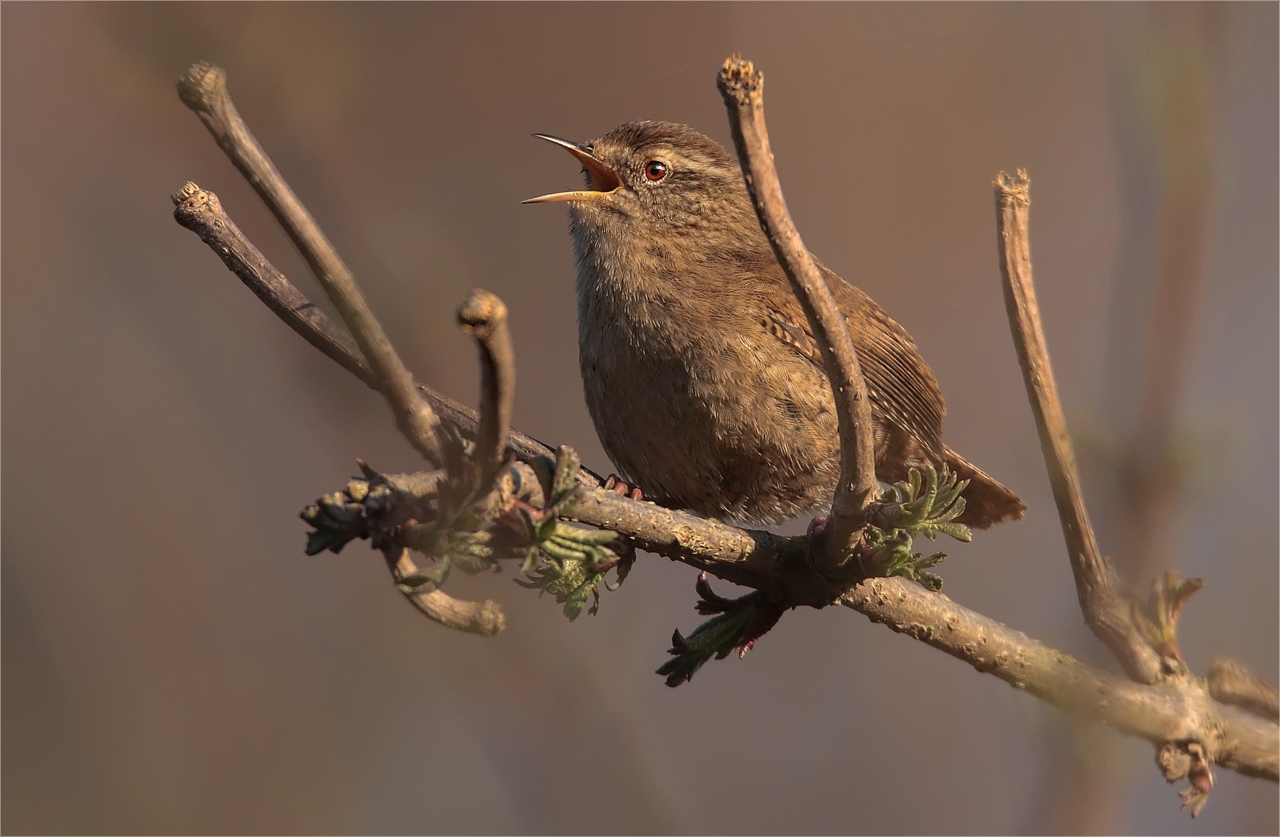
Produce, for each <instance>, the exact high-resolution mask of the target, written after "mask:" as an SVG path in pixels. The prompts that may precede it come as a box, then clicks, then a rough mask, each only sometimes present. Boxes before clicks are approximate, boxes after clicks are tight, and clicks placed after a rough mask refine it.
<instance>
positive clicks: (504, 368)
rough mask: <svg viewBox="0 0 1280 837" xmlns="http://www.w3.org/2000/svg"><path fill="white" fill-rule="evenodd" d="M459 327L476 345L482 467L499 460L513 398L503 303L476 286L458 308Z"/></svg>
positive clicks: (513, 376) (478, 454)
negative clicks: (478, 370) (478, 362)
mask: <svg viewBox="0 0 1280 837" xmlns="http://www.w3.org/2000/svg"><path fill="white" fill-rule="evenodd" d="M458 322H459V323H460V324H461V325H462V330H463V331H465V332H467V333H468V334H470V335H471V336H472V337H474V338H475V339H476V343H477V344H478V345H479V346H480V430H479V434H478V435H477V437H476V457H477V460H478V461H479V462H480V464H481V466H482V467H484V468H485V469H486V470H488V469H490V468H494V467H496V466H497V465H498V463H499V462H501V461H502V456H503V454H504V453H505V452H506V450H507V428H508V427H510V426H511V411H512V407H513V405H514V404H515V398H516V358H515V353H514V352H513V351H512V349H511V332H510V330H508V329H507V306H506V305H504V304H503V302H502V300H500V299H498V297H496V296H494V295H493V294H491V293H489V292H488V291H482V290H480V289H479V288H477V289H476V290H474V291H472V292H471V296H469V297H467V299H466V301H465V302H463V303H462V306H461V307H460V308H459V309H458Z"/></svg>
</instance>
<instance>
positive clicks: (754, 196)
mask: <svg viewBox="0 0 1280 837" xmlns="http://www.w3.org/2000/svg"><path fill="white" fill-rule="evenodd" d="M717 85H718V86H719V88H720V94H721V96H723V97H724V102H725V107H726V108H727V109H728V111H729V126H730V128H731V130H732V131H733V144H734V148H736V149H737V152H738V159H739V160H740V161H741V163H742V173H743V176H744V177H745V178H746V182H747V190H748V191H749V192H750V193H751V200H752V203H754V204H755V207H756V214H757V215H758V216H759V218H760V226H761V227H762V228H763V229H764V232H765V234H766V235H767V236H768V238H769V244H770V245H772V247H773V252H774V255H776V256H777V258H778V262H779V263H780V264H781V265H782V268H783V270H785V271H786V274H787V278H788V279H790V280H791V287H792V289H793V290H794V291H795V293H796V296H797V297H798V298H799V300H800V304H801V306H802V307H803V308H804V313H805V317H806V318H807V319H808V321H809V327H810V328H811V329H813V334H814V337H815V338H816V340H817V342H818V347H819V349H820V350H821V351H822V360H823V364H824V366H825V368H826V371H827V376H828V378H829V379H830V381H831V390H832V392H833V393H834V394H835V403H836V414H837V415H838V417H839V422H840V424H839V426H840V482H839V484H838V485H837V486H836V493H835V498H834V501H833V503H832V506H831V519H830V521H829V522H828V524H827V531H826V535H825V537H826V544H827V546H826V548H825V551H826V556H827V560H828V565H829V566H830V567H831V568H834V567H835V566H838V565H839V564H841V563H843V562H844V561H846V560H847V557H848V555H849V553H850V549H851V547H852V545H853V540H854V538H856V537H857V535H858V532H859V531H860V530H861V529H862V527H863V526H864V525H866V514H867V505H868V504H869V503H870V502H871V501H872V500H873V499H875V496H876V472H875V448H874V439H873V437H872V430H871V404H870V402H868V401H867V386H866V383H865V382H864V381H863V379H862V368H861V367H860V366H859V365H858V354H857V352H856V351H855V350H854V348H853V339H852V338H851V337H850V336H849V327H848V324H847V323H846V322H845V318H844V315H843V314H842V313H841V312H840V308H839V306H838V305H837V304H836V301H835V298H834V297H833V296H832V295H831V289H830V288H828V287H827V283H826V281H825V280H824V279H823V278H822V274H821V273H819V272H818V268H817V265H815V264H814V263H813V257H812V256H811V255H809V250H808V249H807V248H806V247H805V246H804V242H803V241H801V240H800V232H799V230H797V229H796V225H795V223H794V222H793V221H792V220H791V214H790V213H789V212H788V211H787V204H786V201H785V200H784V199H783V197H782V185H781V183H780V182H779V181H778V172H777V169H776V168H775V167H774V164H773V150H772V148H771V147H770V145H769V133H768V130H767V129H766V128H765V121H764V74H763V73H760V72H757V71H756V69H755V67H754V66H753V65H752V63H751V62H750V61H744V60H743V59H742V58H741V56H737V55H734V56H731V57H730V58H729V59H727V60H726V61H725V62H724V66H723V67H721V68H720V75H719V77H718V79H717Z"/></svg>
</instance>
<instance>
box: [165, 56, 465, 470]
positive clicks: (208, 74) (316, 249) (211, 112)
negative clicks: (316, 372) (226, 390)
mask: <svg viewBox="0 0 1280 837" xmlns="http://www.w3.org/2000/svg"><path fill="white" fill-rule="evenodd" d="M178 96H179V97H180V98H181V99H182V102H183V104H185V105H186V106H187V107H189V108H191V109H192V110H193V111H195V112H196V114H197V115H199V117H200V120H201V121H202V122H204V125H205V127H206V128H208V129H209V133H210V134H212V135H213V138H214V139H215V140H216V141H217V143H218V146H219V147H220V148H221V149H222V150H223V152H224V153H225V154H226V155H227V156H228V157H229V158H231V162H232V163H234V164H235V166H236V168H238V169H240V172H241V173H242V174H243V175H244V176H245V178H246V179H247V180H248V181H249V183H250V185H252V186H253V188H254V190H255V191H257V193H258V195H259V196H261V198H262V199H263V201H265V202H266V204H267V206H268V207H269V208H270V209H271V211H272V213H274V214H275V216H276V219H277V220H279V221H280V224H281V225H282V226H283V227H284V229H285V232H287V233H288V234H289V237H290V238H292V239H293V243H294V244H296V245H297V247H298V250H299V251H301V253H302V257H303V258H304V259H305V260H306V262H307V265H308V266H310V268H311V271H312V272H313V273H315V275H316V278H317V279H318V280H320V285H321V286H322V287H323V288H324V291H325V293H326V294H327V295H328V297H329V301H330V302H332V303H333V306H334V307H335V308H336V309H337V310H338V314H339V316H341V317H342V321H343V322H344V323H346V326H347V328H348V329H350V330H351V334H352V335H353V336H354V337H355V340H356V344H357V345H358V346H359V347H360V351H361V353H362V354H363V355H364V359H365V361H366V362H367V363H368V364H369V366H370V367H371V368H372V369H373V371H374V373H375V374H376V375H377V383H376V384H375V388H376V389H377V390H378V391H379V392H380V393H382V395H383V396H384V397H385V398H386V399H387V403H388V404H389V405H390V406H391V411H392V413H394V414H395V417H396V426H397V427H398V428H400V432H401V433H402V434H404V437H405V438H406V439H408V441H409V444H411V445H413V446H414V447H415V448H416V449H417V450H418V452H419V453H421V454H422V455H423V457H425V458H426V460H427V461H428V462H431V463H432V464H434V465H437V466H438V465H440V463H441V458H440V456H441V454H440V443H439V441H438V440H437V439H436V426H437V425H438V424H439V419H437V418H436V415H435V413H434V412H433V411H432V409H431V405H429V404H428V403H427V402H426V400H425V399H424V398H423V397H422V395H421V394H420V393H419V392H418V389H417V387H416V386H415V385H414V381H413V376H412V375H410V374H409V370H408V369H407V368H406V367H405V365H404V362H403V361H402V360H400V356H399V355H398V354H396V350H395V348H394V347H393V346H392V345H391V340H390V339H389V338H388V337H387V335H386V332H385V331H383V329H382V324H381V323H380V322H378V319H377V317H375V316H374V315H373V311H372V310H371V309H370V308H369V303H368V302H366V301H365V298H364V294H363V293H361V291H360V288H359V286H357V285H356V282H355V277H353V276H352V274H351V271H350V269H348V268H347V265H346V263H345V262H343V260H342V258H341V257H340V256H339V255H338V252H337V251H336V250H335V249H334V247H333V245H332V244H330V243H329V239H328V238H326V237H325V234H324V233H323V232H322V231H321V230H320V226H319V225H318V224H317V223H316V220H315V218H313V217H311V213H310V212H308V211H307V208H306V207H305V206H303V205H302V202H301V201H300V200H298V196H297V195H295V194H294V193H293V190H292V189H290V188H289V184H287V183H286V182H285V180H284V178H283V177H281V176H280V172H279V170H278V169H276V167H275V164H274V163H272V162H271V158H269V157H268V156H267V154H266V152H265V151H263V150H262V146H261V145H259V144H258V141H257V140H256V139H254V136H253V134H251V133H250V132H249V128H248V126H246V125H245V123H244V120H243V119H241V118H240V112H239V111H237V110H236V106H235V104H233V103H232V101H231V96H230V94H229V93H228V92H227V74H226V72H225V71H224V70H223V69H222V68H221V67H214V66H212V65H210V64H205V63H203V62H201V63H197V64H192V65H191V67H190V69H188V70H187V74H186V75H185V76H183V77H182V78H181V79H180V80H179V81H178Z"/></svg>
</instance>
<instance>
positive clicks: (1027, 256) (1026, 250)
mask: <svg viewBox="0 0 1280 837" xmlns="http://www.w3.org/2000/svg"><path fill="white" fill-rule="evenodd" d="M1030 186H1031V182H1030V180H1028V178H1027V176H1026V172H1022V171H1019V172H1018V175H1017V176H1016V177H1010V176H1009V175H1007V174H1005V173H1004V172H1001V173H1000V175H999V177H998V178H997V180H996V184H995V187H996V218H997V231H998V234H999V249H1000V273H1001V276H1002V277H1003V279H1004V298H1005V307H1006V308H1007V309H1008V313H1009V324H1010V326H1011V328H1012V330H1013V342H1014V345H1015V346H1016V347H1017V350H1018V362H1019V363H1020V364H1021V366H1022V375H1023V379H1024V380H1025V382H1026V385H1027V395H1028V397H1029V398H1030V401H1031V410H1032V412H1033V413H1034V414H1035V419H1036V427H1037V428H1038V429H1039V432H1040V447H1041V449H1042V450H1043V452H1044V458H1045V465H1046V466H1047V468H1048V470H1049V482H1050V484H1051V485H1052V487H1053V499H1054V501H1055V502H1056V503H1057V506H1058V517H1059V518H1060V519H1061V521H1062V533H1063V536H1064V537H1065V538H1066V542H1067V553H1068V555H1069V556H1070V559H1071V570H1072V572H1073V573H1074V575H1075V581H1076V595H1077V597H1078V598H1079V600H1080V609H1081V611H1083V613H1084V617H1085V621H1086V622H1088V624H1089V627H1090V629H1092V631H1093V632H1094V634H1095V635H1096V636H1097V637H1098V639H1100V640H1102V642H1103V643H1104V644H1105V645H1106V646H1107V647H1108V648H1109V649H1111V652H1112V653H1113V654H1115V656H1116V658H1117V659H1118V660H1119V661H1120V664H1121V665H1123V666H1124V669H1125V671H1126V672H1128V674H1129V676H1130V677H1132V678H1133V679H1134V680H1137V681H1138V682H1140V683H1153V682H1155V681H1156V679H1158V678H1159V676H1160V673H1161V664H1160V657H1159V655H1158V654H1156V652H1155V651H1154V650H1152V648H1151V647H1150V645H1149V644H1148V643H1147V641H1146V640H1145V639H1144V638H1143V636H1142V634H1141V632H1139V631H1138V629H1137V627H1136V626H1135V625H1134V623H1133V619H1132V615H1131V611H1130V606H1129V602H1128V600H1127V599H1126V597H1125V595H1124V593H1123V590H1122V587H1121V583H1120V580H1119V578H1118V577H1117V575H1116V572H1115V568H1114V567H1113V566H1112V565H1111V562H1110V561H1109V560H1108V559H1107V558H1106V557H1105V556H1103V555H1102V554H1101V552H1099V551H1098V542H1097V540H1096V539H1095V537H1094V533H1093V526H1092V525H1091V524H1090V523H1089V514H1088V512H1087V511H1086V510H1085V506H1084V496H1083V494H1082V493H1081V490H1080V475H1079V472H1078V471H1077V469H1076V455H1075V450H1074V449H1073V448H1072V445H1071V436H1070V434H1069V432H1068V430H1067V422H1066V419H1065V417H1064V416H1063V413H1062V403H1061V401H1059V399H1058V388H1057V385H1056V384H1055V383H1054V380H1053V369H1052V368H1051V367H1050V365H1049V350H1048V348H1047V346H1046V343H1045V337H1044V328H1043V326H1042V325H1041V324H1040V308H1039V306H1038V305H1037V303H1036V292H1035V285H1034V284H1033V282H1032V278H1031V245H1030V236H1029V233H1028V226H1027V219H1028V215H1029V211H1030V206H1031V198H1030Z"/></svg>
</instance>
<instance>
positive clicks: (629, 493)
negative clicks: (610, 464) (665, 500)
mask: <svg viewBox="0 0 1280 837" xmlns="http://www.w3.org/2000/svg"><path fill="white" fill-rule="evenodd" d="M604 490H605V491H613V492H615V493H617V494H621V495H622V496H623V497H630V498H631V499H632V500H643V499H644V492H643V491H641V490H640V486H638V485H631V484H630V483H626V482H623V481H622V479H621V478H620V477H619V476H618V475H617V474H610V475H609V478H608V479H607V480H605V481H604Z"/></svg>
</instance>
